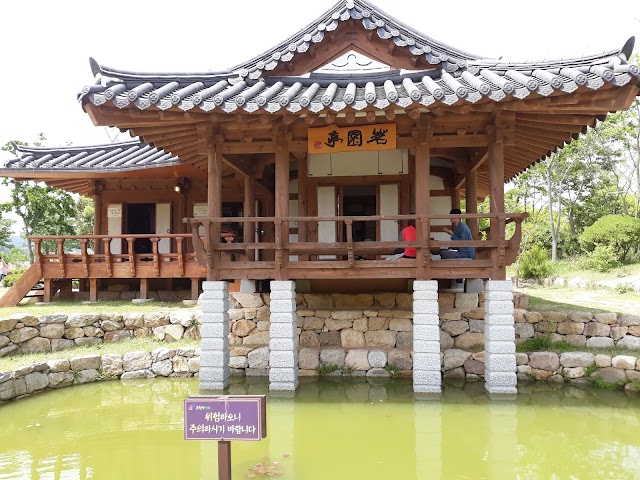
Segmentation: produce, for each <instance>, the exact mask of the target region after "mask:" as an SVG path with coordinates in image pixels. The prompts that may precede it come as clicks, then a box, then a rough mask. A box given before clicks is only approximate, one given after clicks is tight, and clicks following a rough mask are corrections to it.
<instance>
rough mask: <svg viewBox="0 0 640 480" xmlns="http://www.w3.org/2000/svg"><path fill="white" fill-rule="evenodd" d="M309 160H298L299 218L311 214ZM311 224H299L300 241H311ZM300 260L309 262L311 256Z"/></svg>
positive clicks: (301, 257)
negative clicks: (309, 232)
mask: <svg viewBox="0 0 640 480" xmlns="http://www.w3.org/2000/svg"><path fill="white" fill-rule="evenodd" d="M307 161H308V159H307V156H306V155H305V157H304V158H299V159H298V216H299V217H306V216H307V215H308V214H309V208H308V207H309V185H308V180H309V165H308V163H307ZM308 231H309V224H308V223H307V222H298V241H299V242H308V241H309V234H308ZM300 260H305V261H306V260H309V255H300Z"/></svg>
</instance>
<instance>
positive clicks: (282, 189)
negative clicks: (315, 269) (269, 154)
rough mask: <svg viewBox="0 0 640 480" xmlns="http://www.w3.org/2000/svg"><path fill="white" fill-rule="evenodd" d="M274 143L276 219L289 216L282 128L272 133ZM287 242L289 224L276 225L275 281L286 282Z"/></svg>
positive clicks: (285, 142) (286, 149)
mask: <svg viewBox="0 0 640 480" xmlns="http://www.w3.org/2000/svg"><path fill="white" fill-rule="evenodd" d="M274 141H275V150H276V151H275V154H276V155H275V156H276V161H275V168H276V192H275V210H276V211H275V216H276V218H278V219H281V218H284V217H288V216H289V142H288V140H287V137H286V131H285V129H284V127H278V128H276V129H275V131H274ZM288 242H289V223H288V222H283V223H282V224H281V225H280V226H279V227H278V225H277V224H276V247H277V246H278V245H280V246H281V248H280V249H279V250H277V251H276V266H277V267H279V273H278V278H277V280H287V261H288V253H287V248H286V245H287V243H288Z"/></svg>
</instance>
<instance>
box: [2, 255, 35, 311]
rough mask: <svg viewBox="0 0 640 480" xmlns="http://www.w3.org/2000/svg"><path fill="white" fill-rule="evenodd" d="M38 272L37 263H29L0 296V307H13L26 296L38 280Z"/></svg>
mask: <svg viewBox="0 0 640 480" xmlns="http://www.w3.org/2000/svg"><path fill="white" fill-rule="evenodd" d="M40 278H41V276H40V274H39V273H38V265H36V264H35V263H34V264H33V265H31V266H30V267H29V268H28V269H27V271H26V272H24V273H23V274H22V276H21V277H20V278H19V279H18V281H17V282H16V283H15V284H14V285H13V287H11V288H10V289H9V290H8V291H7V292H6V293H5V294H4V295H3V296H2V297H1V298H0V307H15V306H17V305H18V304H19V303H20V301H21V300H22V299H23V298H24V297H26V296H27V294H28V293H29V292H30V291H31V290H32V289H33V287H34V286H35V285H36V283H38V282H39V281H40Z"/></svg>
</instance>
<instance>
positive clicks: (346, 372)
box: [340, 365, 356, 376]
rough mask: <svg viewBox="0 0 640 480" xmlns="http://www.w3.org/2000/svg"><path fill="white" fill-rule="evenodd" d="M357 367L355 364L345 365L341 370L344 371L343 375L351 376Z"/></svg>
mask: <svg viewBox="0 0 640 480" xmlns="http://www.w3.org/2000/svg"><path fill="white" fill-rule="evenodd" d="M355 370H356V367H355V366H354V365H343V366H342V367H340V371H341V372H342V375H345V376H351V375H353V372H355Z"/></svg>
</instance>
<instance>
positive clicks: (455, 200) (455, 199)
mask: <svg viewBox="0 0 640 480" xmlns="http://www.w3.org/2000/svg"><path fill="white" fill-rule="evenodd" d="M449 188H451V187H449ZM451 208H460V189H459V188H454V189H453V193H452V195H451Z"/></svg>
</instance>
